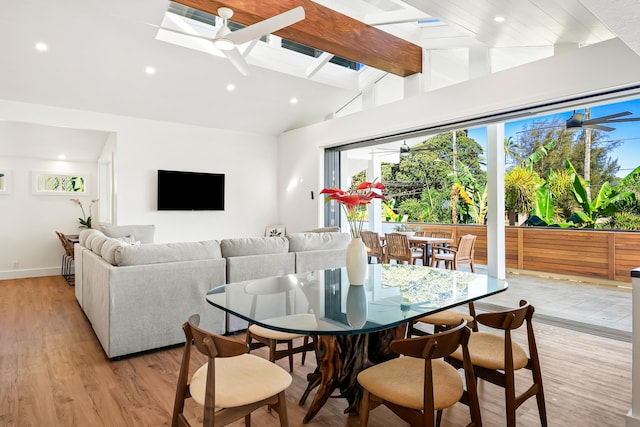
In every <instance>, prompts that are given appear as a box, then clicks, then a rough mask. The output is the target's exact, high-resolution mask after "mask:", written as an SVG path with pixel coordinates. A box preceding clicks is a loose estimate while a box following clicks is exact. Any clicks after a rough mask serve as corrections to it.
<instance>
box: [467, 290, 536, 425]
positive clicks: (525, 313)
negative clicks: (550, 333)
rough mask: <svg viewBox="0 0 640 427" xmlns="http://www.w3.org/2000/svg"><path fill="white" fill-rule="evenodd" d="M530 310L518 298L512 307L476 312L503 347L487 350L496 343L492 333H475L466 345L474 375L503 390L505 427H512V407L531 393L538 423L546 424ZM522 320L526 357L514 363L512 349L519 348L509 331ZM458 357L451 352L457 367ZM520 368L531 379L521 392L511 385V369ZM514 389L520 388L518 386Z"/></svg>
mask: <svg viewBox="0 0 640 427" xmlns="http://www.w3.org/2000/svg"><path fill="white" fill-rule="evenodd" d="M534 312H535V309H534V308H533V306H531V305H530V304H529V303H528V302H527V301H525V300H521V301H520V306H519V307H518V308H516V309H512V310H506V311H501V312H493V313H481V314H478V315H476V322H477V323H478V324H479V325H484V326H488V327H490V328H493V329H498V330H502V331H503V332H502V335H503V339H502V342H503V344H504V347H503V348H502V349H499V350H498V349H493V350H490V351H489V350H488V347H487V343H491V345H493V346H495V345H497V344H496V340H495V338H490V336H491V335H494V333H493V332H492V333H487V332H476V333H474V337H473V338H472V339H471V340H470V344H469V354H470V357H471V362H472V364H473V365H474V371H475V374H476V376H477V377H478V378H482V379H484V380H485V381H488V382H490V383H492V384H495V385H498V386H500V387H503V388H504V389H505V408H506V415H507V426H508V427H515V425H516V410H517V409H518V407H519V406H520V405H521V404H522V403H523V402H524V401H526V400H527V399H529V398H530V397H534V396H535V397H536V401H537V405H538V414H539V416H540V422H541V424H542V426H543V427H546V426H547V412H546V405H545V401H544V391H543V387H542V371H541V368H540V358H539V356H538V349H537V346H536V339H535V335H534V332H533V325H532V323H531V320H532V318H533V313H534ZM525 323H526V328H527V348H528V356H524V357H525V359H524V360H520V361H519V362H516V359H517V356H516V355H515V353H516V349H518V351H519V352H520V353H521V352H522V351H523V350H521V349H519V346H518V345H517V344H515V343H514V341H513V339H512V334H511V331H513V330H515V329H519V328H520V327H522V325H523V324H525ZM478 353H481V354H478ZM476 354H477V355H476ZM502 355H503V356H502ZM459 356H460V355H459V354H457V355H454V357H455V358H456V359H457V360H458V365H457V366H458V367H460V366H461V363H462V362H461V361H460V357H459ZM522 357H523V356H521V358H522ZM454 364H455V363H454ZM516 365H517V366H516ZM522 368H524V369H528V370H530V371H531V375H532V380H533V381H532V383H531V385H530V386H529V387H528V388H527V389H526V390H525V391H524V392H522V393H520V394H518V393H517V391H516V384H515V371H516V370H517V369H522ZM517 389H518V390H520V389H521V388H517Z"/></svg>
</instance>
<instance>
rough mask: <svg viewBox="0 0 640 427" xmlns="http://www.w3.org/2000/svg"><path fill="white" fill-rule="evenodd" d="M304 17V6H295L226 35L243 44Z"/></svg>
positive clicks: (236, 42)
mask: <svg viewBox="0 0 640 427" xmlns="http://www.w3.org/2000/svg"><path fill="white" fill-rule="evenodd" d="M303 19H304V8H303V7H302V6H298V7H295V8H293V9H291V10H288V11H287V12H284V13H281V14H279V15H276V16H272V17H271V18H267V19H265V20H264V21H260V22H257V23H255V24H253V25H249V26H248V27H244V28H242V29H240V30H238V31H234V32H232V33H230V34H228V35H227V36H226V38H227V39H229V40H231V41H232V42H234V43H235V44H244V43H247V42H250V41H251V40H255V39H259V38H260V37H262V36H265V35H267V34H271V33H275V32H276V31H278V30H281V29H283V28H284V27H288V26H289V25H293V24H295V23H296V22H298V21H302V20H303Z"/></svg>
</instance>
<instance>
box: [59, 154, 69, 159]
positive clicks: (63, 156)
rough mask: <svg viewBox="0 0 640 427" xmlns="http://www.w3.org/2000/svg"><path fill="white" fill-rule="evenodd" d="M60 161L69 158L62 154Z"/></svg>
mask: <svg viewBox="0 0 640 427" xmlns="http://www.w3.org/2000/svg"><path fill="white" fill-rule="evenodd" d="M58 160H67V156H65V155H64V154H60V155H58Z"/></svg>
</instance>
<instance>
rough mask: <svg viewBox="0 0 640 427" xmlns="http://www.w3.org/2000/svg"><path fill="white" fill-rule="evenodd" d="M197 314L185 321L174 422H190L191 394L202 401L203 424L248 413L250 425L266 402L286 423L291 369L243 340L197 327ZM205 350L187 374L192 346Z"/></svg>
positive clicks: (185, 425)
mask: <svg viewBox="0 0 640 427" xmlns="http://www.w3.org/2000/svg"><path fill="white" fill-rule="evenodd" d="M199 323H200V316H199V315H197V314H196V315H192V316H191V317H190V318H189V320H188V321H187V322H185V323H184V324H183V325H182V329H183V331H184V335H185V338H186V343H185V346H184V353H183V357H182V364H181V366H180V374H179V377H178V387H177V390H176V399H175V404H174V409H173V416H172V419H171V427H189V426H191V424H190V422H189V420H188V419H187V417H186V416H185V413H184V407H185V401H187V399H192V400H193V401H194V402H195V403H197V404H198V405H199V406H201V407H204V415H203V424H202V425H203V426H204V427H214V426H225V425H227V424H230V423H232V422H234V421H236V420H239V419H241V418H244V421H245V425H247V426H250V425H251V413H252V412H253V411H255V410H256V409H258V408H260V407H262V406H268V407H269V409H274V410H275V411H276V412H277V413H278V415H279V419H280V426H281V427H287V426H288V418H287V406H286V399H285V389H286V388H287V387H289V385H291V381H292V378H291V375H289V374H288V373H287V372H286V371H285V370H284V369H282V368H281V367H279V366H277V365H275V364H273V363H271V362H269V361H267V360H265V359H263V358H261V357H258V356H254V355H252V354H248V353H247V350H248V349H247V345H246V344H245V343H242V342H239V341H235V340H232V339H230V338H227V337H223V336H220V335H217V334H213V333H211V332H207V331H205V330H203V329H200V328H199V327H198V324H199ZM194 346H195V348H196V349H197V350H198V351H199V352H200V353H202V354H203V355H205V356H207V362H205V363H204V364H203V365H202V366H200V368H198V370H196V371H195V373H194V374H193V376H192V377H191V379H190V380H189V372H190V371H189V368H190V362H191V359H192V357H194V356H193V355H192V351H191V350H192V348H193V347H194Z"/></svg>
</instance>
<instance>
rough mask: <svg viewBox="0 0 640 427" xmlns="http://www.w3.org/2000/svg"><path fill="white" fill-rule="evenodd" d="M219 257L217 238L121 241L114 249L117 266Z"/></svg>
mask: <svg viewBox="0 0 640 427" xmlns="http://www.w3.org/2000/svg"><path fill="white" fill-rule="evenodd" d="M221 257H222V255H221V252H220V243H218V241H217V240H206V241H202V242H178V243H158V244H155V243H152V244H147V245H128V244H124V242H123V246H120V247H117V248H116V249H115V262H116V265H119V266H126V265H143V264H159V263H163V262H177V261H195V260H200V259H209V258H221Z"/></svg>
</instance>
